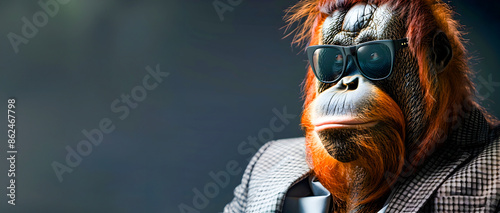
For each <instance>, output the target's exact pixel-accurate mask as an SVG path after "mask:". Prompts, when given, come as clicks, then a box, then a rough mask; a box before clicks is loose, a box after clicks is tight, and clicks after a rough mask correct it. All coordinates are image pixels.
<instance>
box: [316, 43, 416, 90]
mask: <svg viewBox="0 0 500 213" xmlns="http://www.w3.org/2000/svg"><path fill="white" fill-rule="evenodd" d="M407 46H408V38H403V39H399V40H379V41H370V42H366V43H362V44H359V45H356V46H339V45H315V46H309V47H307V49H306V50H307V56H308V58H309V63H310V64H311V67H312V69H313V71H314V75H316V78H318V80H319V81H321V82H323V83H333V82H336V81H338V80H339V79H340V78H341V77H342V75H343V74H344V71H345V69H346V67H347V57H348V56H352V58H353V59H354V62H355V64H356V66H357V67H358V69H359V70H360V71H361V74H363V76H365V77H366V78H368V79H370V80H382V79H385V78H387V77H388V76H390V75H391V73H392V68H393V67H394V55H395V52H396V51H397V50H399V49H401V48H404V47H407Z"/></svg>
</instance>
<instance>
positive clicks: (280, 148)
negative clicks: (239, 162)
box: [252, 137, 305, 173]
mask: <svg viewBox="0 0 500 213" xmlns="http://www.w3.org/2000/svg"><path fill="white" fill-rule="evenodd" d="M255 158H257V159H255ZM252 161H255V165H254V168H253V170H254V171H253V173H255V172H257V173H261V172H266V171H267V170H270V169H272V168H276V167H279V165H280V164H281V163H283V162H290V161H304V162H305V138H304V137H300V138H287V139H279V140H274V141H270V142H267V143H266V144H264V145H263V146H262V147H261V148H260V150H259V151H258V152H257V154H256V155H255V156H254V159H253V160H252ZM296 163H298V162H296ZM256 170H257V171H256Z"/></svg>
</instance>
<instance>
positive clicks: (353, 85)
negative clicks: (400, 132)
mask: <svg viewBox="0 0 500 213" xmlns="http://www.w3.org/2000/svg"><path fill="white" fill-rule="evenodd" d="M343 84H344V85H345V86H346V87H347V90H355V89H357V88H358V84H359V79H358V77H354V78H351V79H349V80H347V81H344V82H343Z"/></svg>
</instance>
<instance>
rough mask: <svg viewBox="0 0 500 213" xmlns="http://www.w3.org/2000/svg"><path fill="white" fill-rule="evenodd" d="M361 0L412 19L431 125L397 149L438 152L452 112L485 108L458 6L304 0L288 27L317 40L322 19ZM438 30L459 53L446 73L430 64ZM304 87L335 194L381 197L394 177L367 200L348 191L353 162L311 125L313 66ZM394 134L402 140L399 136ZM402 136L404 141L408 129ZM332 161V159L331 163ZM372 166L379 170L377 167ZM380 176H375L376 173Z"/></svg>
mask: <svg viewBox="0 0 500 213" xmlns="http://www.w3.org/2000/svg"><path fill="white" fill-rule="evenodd" d="M358 2H367V3H370V4H376V5H381V4H386V3H388V4H389V5H390V6H392V8H393V9H394V11H396V12H398V14H399V15H400V16H401V18H402V19H403V20H406V23H405V26H406V29H407V32H406V37H407V38H408V40H409V48H410V52H411V54H412V56H413V57H415V58H416V60H417V63H418V71H419V77H420V82H419V83H420V85H421V87H422V94H423V97H424V100H423V102H424V106H423V107H424V108H425V120H427V121H429V122H428V123H426V124H423V125H424V129H425V131H424V134H422V136H421V137H420V138H419V139H418V143H415V144H405V146H406V147H402V148H401V147H399V148H396V149H398V150H397V151H398V152H399V151H401V150H404V155H406V157H408V156H411V158H410V159H406V160H407V161H408V162H409V163H410V164H412V165H418V164H419V163H421V161H422V160H424V159H425V157H426V156H427V155H429V154H430V153H432V150H434V149H435V146H437V145H438V142H439V141H442V140H444V139H445V137H446V135H447V133H448V131H449V130H450V127H451V126H452V125H454V122H456V121H457V120H458V119H450V118H457V117H459V116H460V115H458V113H460V112H461V111H467V110H468V109H470V106H471V105H472V106H474V107H478V108H480V109H482V108H481V107H479V106H478V105H477V104H476V102H475V101H474V100H473V97H474V96H473V94H474V87H473V83H472V82H471V80H470V76H471V75H472V73H471V71H470V69H469V68H468V67H467V62H468V61H467V60H468V59H467V57H466V55H467V53H466V50H465V47H464V45H463V39H462V32H460V31H459V27H460V25H459V24H458V22H457V21H455V20H454V19H452V16H453V12H452V11H451V10H450V8H449V6H448V5H446V4H445V3H442V2H441V1H436V0H368V1H366V0H365V1H362V0H303V1H300V2H299V3H297V4H296V5H295V6H293V7H291V8H289V9H288V11H287V15H286V16H285V20H286V21H287V22H288V25H287V26H286V28H287V30H288V29H291V28H292V27H293V29H291V30H290V34H289V35H291V34H294V38H293V42H294V43H296V44H298V45H303V44H306V45H317V44H319V43H320V39H321V27H322V23H323V21H324V20H325V18H326V17H327V16H328V15H329V13H331V12H332V11H334V10H336V9H337V8H349V7H351V6H352V5H354V4H356V3H358ZM438 30H440V31H442V32H444V33H445V34H446V36H447V38H448V39H449V41H450V45H451V47H452V52H453V57H452V59H451V61H450V62H449V64H448V65H447V66H446V68H445V69H444V70H443V71H442V72H441V73H439V74H436V73H435V72H433V71H432V69H433V68H432V67H431V65H430V64H431V62H432V61H431V59H430V57H429V54H430V53H431V51H432V50H431V49H430V47H431V46H432V40H433V34H434V33H435V32H437V31H438ZM303 91H304V99H305V102H304V112H303V114H302V125H303V127H304V128H305V131H306V140H307V143H308V144H309V145H308V149H309V150H308V155H309V158H310V159H309V161H310V162H311V163H310V164H311V165H316V166H321V164H322V163H324V164H325V165H329V166H328V167H329V168H323V170H322V171H319V173H321V172H326V173H329V174H319V175H318V174H317V175H318V176H321V175H330V176H331V175H332V174H335V175H334V176H335V177H333V179H332V180H333V181H330V182H328V183H326V184H325V185H327V186H326V187H327V188H328V189H330V191H333V192H332V194H333V195H334V197H335V198H336V199H338V200H340V201H344V202H355V203H356V205H361V204H365V203H368V202H371V201H373V200H376V199H377V198H380V196H381V193H384V192H386V190H387V187H388V186H389V185H390V184H392V183H389V185H382V188H380V190H379V191H370V190H373V189H375V188H369V189H368V191H370V192H368V191H365V192H362V193H364V194H365V195H366V196H364V197H362V198H361V199H362V200H357V201H349V198H348V197H347V196H348V195H347V194H348V192H347V191H346V190H348V188H349V186H348V185H346V182H345V177H344V175H343V172H342V171H345V170H346V169H349V168H342V167H346V165H342V164H339V163H338V162H335V160H334V159H329V155H328V153H326V151H325V149H324V148H323V147H321V146H319V145H320V143H318V142H317V140H318V139H317V138H314V137H315V136H314V134H312V131H313V127H312V126H311V121H310V119H311V118H310V113H309V111H310V108H311V103H312V102H313V101H314V100H315V98H316V96H317V95H318V94H317V88H316V80H315V76H314V74H313V72H312V70H311V68H310V67H309V68H308V72H307V75H306V78H305V80H304V83H303ZM379 98H380V100H378V101H383V102H386V103H387V104H388V105H389V106H393V105H394V103H393V102H392V99H391V100H389V99H390V98H389V97H385V96H381V97H379ZM392 108H394V109H399V107H398V106H393V107H392ZM483 112H484V113H485V115H486V118H487V119H488V121H489V122H490V124H493V123H494V122H496V120H495V119H494V118H493V117H492V116H489V114H487V113H486V112H485V111H484V110H483ZM396 114H397V113H396ZM398 117H399V116H395V117H394V119H395V120H398ZM399 120H400V119H399ZM393 139H394V140H397V138H393ZM400 139H401V140H403V141H404V133H403V137H402V138H400ZM315 140H316V141H315ZM409 153H411V155H409ZM374 155H376V154H374ZM377 157H381V156H370V154H368V156H366V158H364V159H365V160H367V159H372V158H377ZM393 160H395V162H398V165H397V166H395V167H396V168H397V169H396V170H397V171H396V172H392V173H393V174H396V175H397V174H399V172H400V171H401V165H400V163H401V159H393ZM328 161H330V162H329V163H328ZM358 163H359V162H358ZM365 163H368V162H365ZM332 165H333V166H332ZM373 169H375V170H377V169H379V170H380V171H378V172H379V173H380V174H383V172H384V171H382V169H386V168H380V167H377V168H373ZM316 170H321V169H318V168H316V169H315V172H316ZM372 172H374V173H377V171H372ZM378 177H379V176H377V177H375V179H377V178H378ZM320 181H321V178H320ZM372 181H374V180H372ZM375 182H376V181H375ZM378 187H380V186H378ZM342 188H345V189H346V190H342ZM333 189H335V190H337V191H334V190H333Z"/></svg>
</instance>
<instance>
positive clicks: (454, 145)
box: [386, 108, 489, 213]
mask: <svg viewBox="0 0 500 213" xmlns="http://www.w3.org/2000/svg"><path fill="white" fill-rule="evenodd" d="M460 124H461V125H457V126H456V128H453V127H452V131H451V134H450V135H451V137H449V140H448V141H447V142H445V144H444V146H442V147H440V148H439V149H438V150H437V151H435V153H433V154H432V156H430V157H429V158H428V159H427V160H425V162H424V165H423V166H422V167H421V168H419V170H418V171H417V172H416V173H414V174H412V175H411V176H407V177H405V176H404V175H403V176H401V177H400V178H399V180H398V181H397V183H396V184H395V185H394V187H393V194H394V195H393V196H392V197H391V199H390V201H389V206H388V208H387V211H386V212H388V213H390V212H418V211H419V210H420V209H421V208H422V206H423V205H424V204H425V202H426V201H427V200H428V199H429V198H430V197H431V195H432V194H433V193H434V192H435V191H436V190H437V189H438V188H439V186H440V185H441V184H442V183H443V182H445V181H446V179H448V177H449V176H450V175H452V173H453V172H454V171H455V170H457V168H459V166H460V165H461V164H462V163H464V162H465V161H466V160H467V159H468V158H469V157H470V156H471V153H470V152H469V151H468V150H467V149H468V147H477V146H481V145H483V144H485V143H486V142H487V141H488V136H489V133H488V132H489V126H488V123H487V121H486V120H485V118H484V115H483V114H482V113H481V111H480V110H478V109H477V108H473V109H472V110H470V111H469V113H467V114H466V115H465V117H463V120H462V121H461V123H460Z"/></svg>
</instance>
